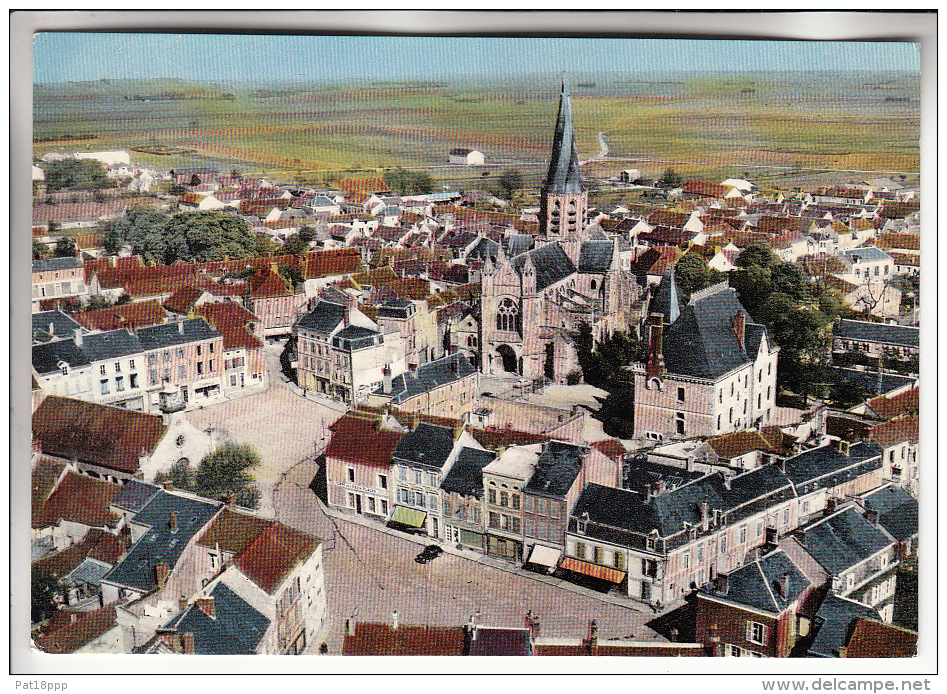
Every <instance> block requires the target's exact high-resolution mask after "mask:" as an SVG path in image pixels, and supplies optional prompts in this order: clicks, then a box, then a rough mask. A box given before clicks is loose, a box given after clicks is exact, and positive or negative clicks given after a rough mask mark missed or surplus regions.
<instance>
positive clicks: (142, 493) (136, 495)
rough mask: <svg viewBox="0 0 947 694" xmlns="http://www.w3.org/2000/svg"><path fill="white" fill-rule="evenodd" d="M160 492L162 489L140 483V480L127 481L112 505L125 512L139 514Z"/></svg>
mask: <svg viewBox="0 0 947 694" xmlns="http://www.w3.org/2000/svg"><path fill="white" fill-rule="evenodd" d="M159 491H161V489H160V488H159V487H156V486H155V485H153V484H147V483H146V482H139V481H138V480H127V481H126V482H125V484H123V485H122V488H121V490H119V492H118V494H117V495H116V496H115V498H114V499H112V504H111V505H112V506H115V507H116V508H120V509H122V510H123V511H131V512H132V513H138V512H139V511H140V510H141V509H142V508H143V507H144V506H145V504H147V503H148V502H149V501H150V500H151V498H152V497H153V496H154V495H155V494H157V493H158V492H159Z"/></svg>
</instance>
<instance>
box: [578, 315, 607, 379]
mask: <svg viewBox="0 0 947 694" xmlns="http://www.w3.org/2000/svg"><path fill="white" fill-rule="evenodd" d="M571 337H572V344H573V346H574V347H575V351H576V354H577V356H578V358H579V368H580V369H581V370H582V377H583V378H584V379H585V382H586V383H588V384H589V385H592V386H595V387H601V386H602V385H603V384H604V383H605V382H606V380H607V378H608V373H609V372H608V370H607V367H606V366H605V365H604V364H603V363H602V357H601V356H600V355H599V354H597V353H596V352H595V351H594V348H595V340H594V338H593V337H592V326H590V325H589V324H588V323H586V322H585V321H582V322H581V323H579V328H578V330H576V331H575V332H573V333H572V334H571Z"/></svg>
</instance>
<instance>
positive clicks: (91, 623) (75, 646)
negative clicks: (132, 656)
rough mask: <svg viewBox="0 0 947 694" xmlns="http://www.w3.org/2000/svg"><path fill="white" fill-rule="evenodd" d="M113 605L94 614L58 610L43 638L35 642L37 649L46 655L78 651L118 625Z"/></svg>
mask: <svg viewBox="0 0 947 694" xmlns="http://www.w3.org/2000/svg"><path fill="white" fill-rule="evenodd" d="M115 605H116V603H112V604H110V605H106V606H105V607H101V608H99V609H98V610H95V611H94V612H78V611H76V612H72V611H65V610H60V611H59V612H57V613H56V615H55V616H54V617H53V618H52V619H51V620H50V623H49V624H47V626H46V630H45V633H44V634H43V636H40V637H39V638H38V639H37V640H36V645H37V647H38V648H39V649H40V650H42V651H45V652H47V653H73V652H75V651H77V650H79V649H80V648H82V647H83V646H85V645H86V644H88V643H90V642H91V641H94V640H95V639H97V638H98V637H100V636H102V634H104V633H105V632H107V631H109V630H110V629H112V628H113V627H115V626H117V625H118V622H116V620H115ZM73 620H75V621H73Z"/></svg>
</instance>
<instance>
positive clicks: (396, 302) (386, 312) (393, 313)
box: [378, 297, 411, 318]
mask: <svg viewBox="0 0 947 694" xmlns="http://www.w3.org/2000/svg"><path fill="white" fill-rule="evenodd" d="M410 308H411V299H403V298H401V297H394V298H392V299H388V301H386V302H385V303H383V304H382V305H381V306H379V307H378V316H379V317H380V318H407V317H408V313H409V310H410Z"/></svg>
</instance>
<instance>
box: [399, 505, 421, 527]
mask: <svg viewBox="0 0 947 694" xmlns="http://www.w3.org/2000/svg"><path fill="white" fill-rule="evenodd" d="M425 518H427V515H426V514H425V513H424V511H415V510H414V509H413V508H405V507H404V506H395V510H394V512H393V513H392V514H391V521H392V522H393V523H401V525H406V526H408V527H409V528H420V527H421V526H422V525H424V519H425Z"/></svg>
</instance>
